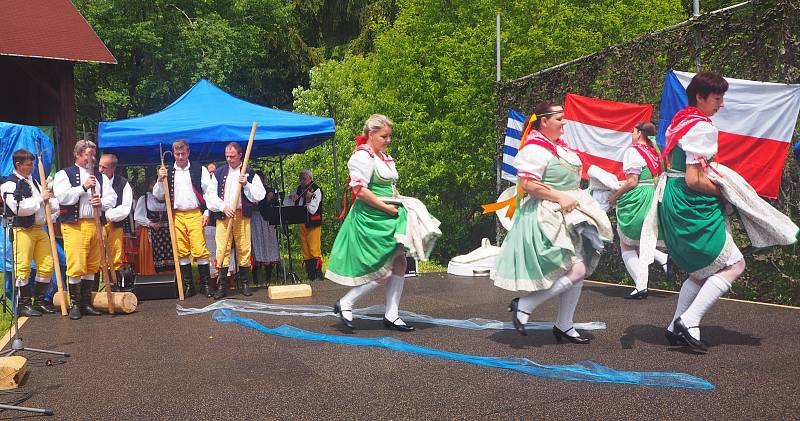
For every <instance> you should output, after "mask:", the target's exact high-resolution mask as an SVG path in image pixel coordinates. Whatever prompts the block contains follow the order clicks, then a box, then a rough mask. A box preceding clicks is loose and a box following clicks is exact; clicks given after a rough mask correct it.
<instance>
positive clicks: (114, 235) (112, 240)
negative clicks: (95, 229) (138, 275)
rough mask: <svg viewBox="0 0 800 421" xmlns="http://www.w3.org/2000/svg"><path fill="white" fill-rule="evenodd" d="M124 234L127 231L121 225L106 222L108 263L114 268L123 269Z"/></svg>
mask: <svg viewBox="0 0 800 421" xmlns="http://www.w3.org/2000/svg"><path fill="white" fill-rule="evenodd" d="M124 236H125V232H124V231H123V230H122V228H121V227H115V226H114V225H112V224H111V223H110V222H109V223H107V224H106V247H107V250H108V264H109V266H111V268H112V269H113V270H120V269H122V240H123V237H124Z"/></svg>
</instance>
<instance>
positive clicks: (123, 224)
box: [111, 174, 133, 233]
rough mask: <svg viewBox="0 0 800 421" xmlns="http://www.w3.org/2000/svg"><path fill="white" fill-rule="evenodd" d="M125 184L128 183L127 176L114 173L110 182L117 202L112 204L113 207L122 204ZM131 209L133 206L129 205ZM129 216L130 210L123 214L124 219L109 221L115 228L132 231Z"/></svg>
mask: <svg viewBox="0 0 800 421" xmlns="http://www.w3.org/2000/svg"><path fill="white" fill-rule="evenodd" d="M127 184H128V179H127V178H125V177H123V176H121V175H119V174H114V181H112V182H111V188H112V189H114V193H116V194H117V203H116V204H115V205H114V207H117V206H119V205H121V204H122V195H123V193H124V192H125V186H126V185H127ZM131 194H133V192H131ZM131 209H133V206H131ZM130 216H131V214H130V212H128V214H127V215H125V219H123V220H121V221H114V222H112V223H111V225H113V226H115V227H117V228H122V229H123V230H124V231H125V232H127V233H130V232H133V230H132V229H131V221H130V218H129V217H130Z"/></svg>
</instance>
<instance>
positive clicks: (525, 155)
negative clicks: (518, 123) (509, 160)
mask: <svg viewBox="0 0 800 421" xmlns="http://www.w3.org/2000/svg"><path fill="white" fill-rule="evenodd" d="M551 158H553V153H552V152H550V151H548V150H547V149H545V148H543V147H541V146H539V145H533V144H531V145H527V146H525V147H524V148H522V149H521V150H520V151H519V152H518V153H517V156H515V157H514V167H516V168H517V177H519V178H532V179H534V180H541V179H542V175H544V170H545V169H546V168H547V163H548V162H550V159H551Z"/></svg>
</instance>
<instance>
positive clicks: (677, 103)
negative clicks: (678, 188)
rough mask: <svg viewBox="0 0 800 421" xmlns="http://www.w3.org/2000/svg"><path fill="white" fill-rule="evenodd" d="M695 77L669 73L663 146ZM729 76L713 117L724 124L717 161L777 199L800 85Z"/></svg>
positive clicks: (661, 124) (662, 113)
mask: <svg viewBox="0 0 800 421" xmlns="http://www.w3.org/2000/svg"><path fill="white" fill-rule="evenodd" d="M694 75H695V74H694V73H687V72H678V71H669V72H667V77H666V79H665V80H664V92H663V94H662V96H661V110H660V117H659V120H658V143H659V145H661V146H663V145H664V133H665V132H666V130H667V127H669V124H670V122H671V121H672V117H673V116H674V115H675V113H677V112H678V111H680V110H681V109H683V108H684V107H686V106H687V105H688V103H689V102H688V99H687V97H686V87H687V86H689V82H691V80H692V77H694ZM725 80H727V81H728V84H729V87H728V92H727V93H726V94H725V105H724V106H723V107H722V109H721V110H719V112H717V114H715V115H714V116H712V117H711V120H712V121H713V122H714V125H715V126H717V128H719V152H718V154H717V156H716V157H715V158H714V161H716V162H719V163H721V164H724V165H726V166H728V167H730V168H732V169H733V170H735V171H736V172H738V173H739V174H740V175H741V176H742V177H744V179H745V180H747V181H748V182H749V183H750V184H751V185H752V186H753V188H754V189H755V190H756V191H757V192H758V194H760V195H761V196H765V197H769V198H772V199H774V198H776V197H778V190H779V188H780V184H781V174H782V173H783V164H784V162H785V161H786V156H787V154H788V153H789V147H790V145H791V141H792V134H793V133H794V128H795V125H796V124H797V114H798V112H800V85H787V84H783V83H767V82H755V81H751V80H743V79H731V78H725Z"/></svg>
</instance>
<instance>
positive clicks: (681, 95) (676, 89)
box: [656, 70, 689, 148]
mask: <svg viewBox="0 0 800 421" xmlns="http://www.w3.org/2000/svg"><path fill="white" fill-rule="evenodd" d="M687 105H689V98H688V97H687V96H686V89H685V88H684V87H683V85H681V82H680V81H679V80H678V77H677V76H675V73H673V72H672V70H670V71H668V72H667V76H666V78H664V91H663V93H662V94H661V107H660V108H659V113H658V116H659V117H658V134H657V135H656V140H657V141H658V145H659V146H660V147H662V148H663V147H664V145H665V144H666V138H665V137H664V134H665V133H666V132H667V127H669V124H670V123H672V117H675V114H677V113H678V111H680V110H682V109H684V108H686V106H687Z"/></svg>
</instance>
